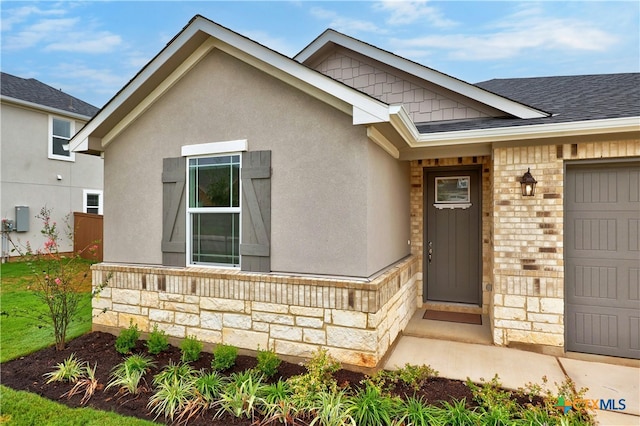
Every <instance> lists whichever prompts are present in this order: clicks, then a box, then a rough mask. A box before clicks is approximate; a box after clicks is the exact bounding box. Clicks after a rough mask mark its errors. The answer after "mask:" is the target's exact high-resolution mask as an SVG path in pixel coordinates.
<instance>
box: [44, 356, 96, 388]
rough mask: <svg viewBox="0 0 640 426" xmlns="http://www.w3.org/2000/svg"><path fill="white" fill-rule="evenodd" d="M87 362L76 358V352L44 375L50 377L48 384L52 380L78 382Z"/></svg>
mask: <svg viewBox="0 0 640 426" xmlns="http://www.w3.org/2000/svg"><path fill="white" fill-rule="evenodd" d="M85 364H86V363H85V362H83V361H80V360H78V358H76V354H71V355H69V358H67V359H65V360H64V361H62V362H61V363H58V364H57V365H56V368H55V370H53V371H52V372H50V373H46V374H45V375H44V376H45V377H48V378H49V380H47V384H49V383H51V382H71V383H75V382H77V381H78V379H80V378H81V377H82V375H83V372H84V365H85Z"/></svg>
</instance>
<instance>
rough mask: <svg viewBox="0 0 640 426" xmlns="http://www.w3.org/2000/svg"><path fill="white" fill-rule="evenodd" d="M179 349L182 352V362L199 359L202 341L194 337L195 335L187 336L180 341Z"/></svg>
mask: <svg viewBox="0 0 640 426" xmlns="http://www.w3.org/2000/svg"><path fill="white" fill-rule="evenodd" d="M180 351H181V352H182V358H181V359H182V362H194V361H197V360H199V359H200V352H202V343H200V342H199V341H198V339H196V336H187V337H186V338H185V339H184V340H183V341H182V343H180Z"/></svg>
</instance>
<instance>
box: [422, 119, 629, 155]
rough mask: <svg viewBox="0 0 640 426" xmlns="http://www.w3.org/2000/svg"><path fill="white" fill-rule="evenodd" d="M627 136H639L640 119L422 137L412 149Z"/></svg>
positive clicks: (429, 134)
mask: <svg viewBox="0 0 640 426" xmlns="http://www.w3.org/2000/svg"><path fill="white" fill-rule="evenodd" d="M628 132H640V117H624V118H607V119H600V120H584V121H570V122H566V123H551V124H533V125H525V126H512V127H496V128H488V129H474V130H462V131H453V132H438V133H421V134H419V136H418V138H416V139H415V140H413V141H412V143H411V145H412V147H416V148H417V147H422V146H444V145H448V146H455V145H458V144H470V143H471V144H473V143H487V142H503V141H524V140H530V139H548V138H558V137H568V136H584V135H600V134H611V133H628Z"/></svg>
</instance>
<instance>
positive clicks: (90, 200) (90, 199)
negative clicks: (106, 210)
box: [87, 194, 100, 207]
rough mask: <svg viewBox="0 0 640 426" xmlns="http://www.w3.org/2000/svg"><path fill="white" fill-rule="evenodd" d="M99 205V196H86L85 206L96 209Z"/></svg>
mask: <svg viewBox="0 0 640 426" xmlns="http://www.w3.org/2000/svg"><path fill="white" fill-rule="evenodd" d="M99 205H100V195H98V194H87V206H91V207H97V206H99Z"/></svg>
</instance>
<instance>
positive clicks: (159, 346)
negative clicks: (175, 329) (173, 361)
mask: <svg viewBox="0 0 640 426" xmlns="http://www.w3.org/2000/svg"><path fill="white" fill-rule="evenodd" d="M146 346H147V351H149V353H150V354H151V355H158V354H159V353H160V352H163V351H166V350H167V348H168V347H169V338H168V337H167V334H166V333H165V332H164V330H158V324H155V325H154V326H153V331H152V332H151V334H150V335H149V340H147V343H146Z"/></svg>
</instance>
